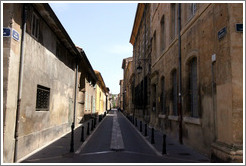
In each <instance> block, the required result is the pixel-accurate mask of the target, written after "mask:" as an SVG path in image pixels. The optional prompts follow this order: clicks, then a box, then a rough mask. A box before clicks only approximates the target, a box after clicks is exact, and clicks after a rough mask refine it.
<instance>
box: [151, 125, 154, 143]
mask: <svg viewBox="0 0 246 166" xmlns="http://www.w3.org/2000/svg"><path fill="white" fill-rule="evenodd" d="M151 144H155V136H154V128H152V132H151Z"/></svg>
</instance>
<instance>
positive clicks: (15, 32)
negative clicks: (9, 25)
mask: <svg viewBox="0 0 246 166" xmlns="http://www.w3.org/2000/svg"><path fill="white" fill-rule="evenodd" d="M12 37H13V38H14V39H15V40H17V41H19V39H20V35H19V33H18V32H17V31H16V30H14V29H13V32H12Z"/></svg>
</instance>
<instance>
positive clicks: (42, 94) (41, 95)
mask: <svg viewBox="0 0 246 166" xmlns="http://www.w3.org/2000/svg"><path fill="white" fill-rule="evenodd" d="M49 101H50V88H47V87H44V86H41V85H38V86H37V98H36V111H49Z"/></svg>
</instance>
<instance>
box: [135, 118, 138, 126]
mask: <svg viewBox="0 0 246 166" xmlns="http://www.w3.org/2000/svg"><path fill="white" fill-rule="evenodd" d="M135 122H136V127H138V119H137V118H136V120H135Z"/></svg>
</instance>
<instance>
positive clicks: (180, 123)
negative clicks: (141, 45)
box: [131, 3, 243, 162]
mask: <svg viewBox="0 0 246 166" xmlns="http://www.w3.org/2000/svg"><path fill="white" fill-rule="evenodd" d="M143 6H144V5H143V4H139V5H138V9H137V14H136V18H135V23H134V27H133V32H134V31H137V30H136V28H135V24H136V22H137V21H136V19H139V22H144V21H143V20H144V18H143V17H142V16H141V13H139V12H138V11H140V10H141V8H144V7H143ZM150 6H151V7H150V9H151V12H150V13H151V14H150V18H149V19H150V20H151V22H150V27H151V39H152V40H151V42H152V46H151V47H152V50H151V74H150V76H149V78H150V84H151V85H150V86H149V89H150V91H151V93H150V98H151V99H150V107H151V108H152V109H149V114H150V121H149V122H150V123H149V124H150V125H151V126H154V127H155V128H158V129H160V130H162V131H163V132H164V133H166V134H168V135H170V136H172V137H174V138H176V139H178V140H179V141H180V143H183V144H186V145H189V146H191V147H193V148H194V149H196V150H198V151H199V152H201V153H204V154H207V155H208V156H210V157H211V161H225V162H242V161H243V158H242V157H243V80H242V79H243V33H242V30H240V29H237V28H236V27H239V26H240V24H241V25H242V23H243V16H242V13H243V4H238V3H233V4H232V3H224V4H213V3H211V4H203V3H198V4H196V3H185V4H175V3H171V4H170V3H169V4H167V3H166V4H164V3H161V4H150ZM142 10H144V9H142ZM144 27H145V26H142V28H144ZM140 29H141V26H140V27H139V28H138V31H140ZM133 32H132V33H133ZM133 37H134V36H133V34H132V36H131V39H132V38H133ZM131 41H132V40H131ZM131 43H132V44H133V47H134V48H133V49H134V50H135V49H136V48H138V47H136V45H134V42H131ZM133 56H134V55H133Z"/></svg>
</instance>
